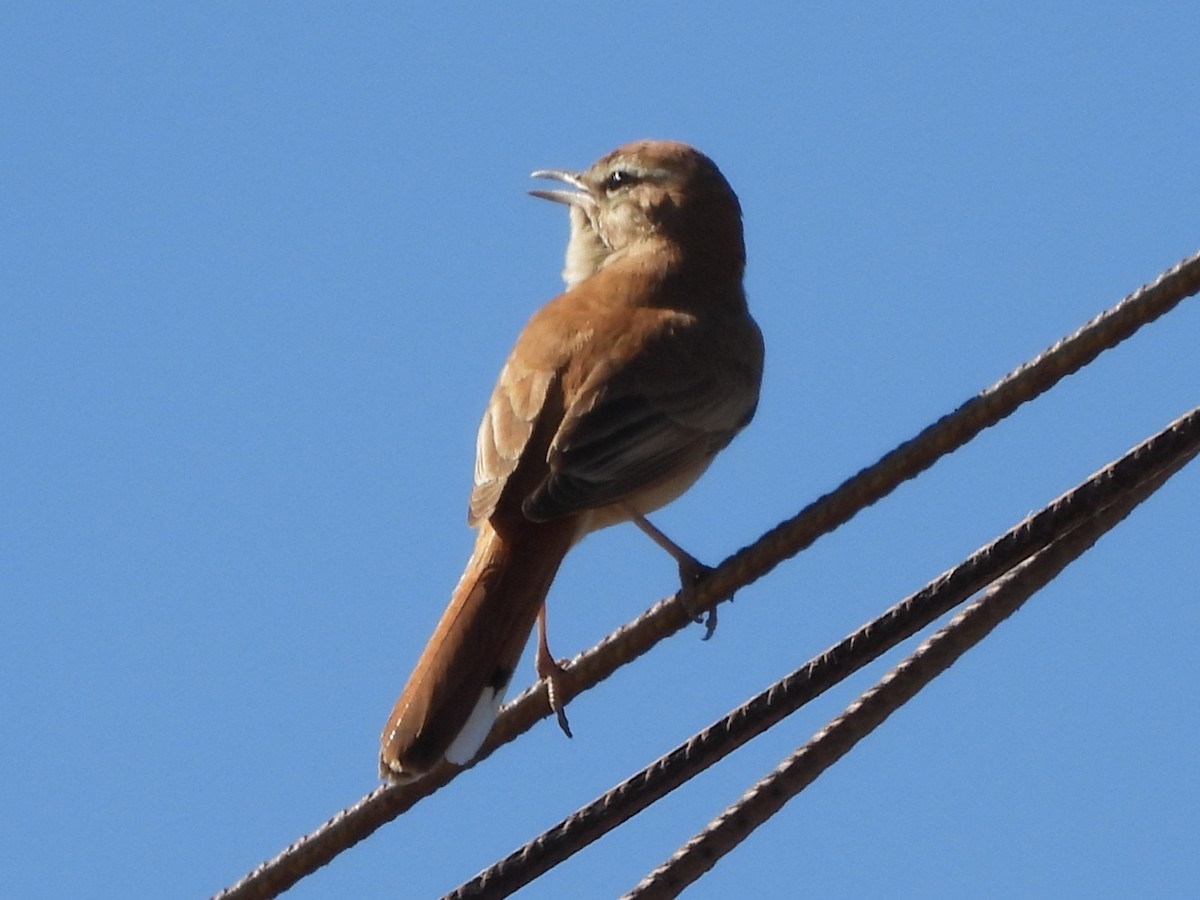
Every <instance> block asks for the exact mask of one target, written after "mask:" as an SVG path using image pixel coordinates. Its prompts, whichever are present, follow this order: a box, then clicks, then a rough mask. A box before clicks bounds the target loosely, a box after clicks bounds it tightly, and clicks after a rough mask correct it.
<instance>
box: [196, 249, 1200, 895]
mask: <svg viewBox="0 0 1200 900" xmlns="http://www.w3.org/2000/svg"><path fill="white" fill-rule="evenodd" d="M1197 291H1200V254H1196V255H1194V256H1191V257H1189V258H1188V259H1185V260H1183V261H1182V262H1180V263H1178V264H1177V265H1175V266H1174V267H1172V268H1171V269H1169V270H1167V271H1166V272H1164V273H1163V274H1162V275H1160V276H1159V277H1158V278H1157V279H1155V280H1154V281H1153V282H1151V283H1150V284H1147V285H1145V286H1143V287H1141V288H1139V289H1138V290H1137V291H1135V292H1134V293H1132V294H1130V295H1129V296H1127V297H1125V298H1124V299H1123V300H1121V301H1120V302H1119V303H1117V304H1116V305H1115V306H1113V307H1112V308H1111V309H1109V310H1107V311H1105V312H1103V313H1101V314H1100V315H1098V316H1096V317H1095V318H1094V319H1092V320H1091V321H1090V322H1088V323H1087V324H1086V325H1084V326H1083V327H1082V328H1080V329H1079V330H1078V331H1076V332H1075V333H1074V334H1072V335H1070V336H1068V337H1065V338H1063V339H1062V340H1060V341H1058V342H1057V343H1055V344H1054V345H1053V346H1051V347H1049V348H1048V349H1046V350H1045V351H1044V352H1042V353H1041V354H1039V355H1038V356H1037V357H1036V358H1035V359H1033V360H1031V361H1029V362H1027V363H1025V364H1023V365H1022V366H1020V367H1018V368H1017V369H1015V370H1014V371H1013V372H1011V373H1009V374H1008V375H1006V376H1005V377H1004V378H1003V379H1001V380H1000V381H999V382H997V383H996V384H995V385H993V386H992V387H990V388H988V389H987V390H985V391H983V392H981V393H980V394H978V395H976V396H975V397H973V398H971V399H970V400H968V401H967V402H966V403H964V404H962V405H961V406H960V407H959V408H958V409H956V410H954V411H953V412H951V413H948V414H947V415H945V416H943V417H942V418H940V419H939V420H937V421H936V422H934V423H933V424H932V425H930V426H928V427H927V428H925V429H924V430H923V431H921V432H920V433H919V434H918V435H916V436H915V437H914V438H912V439H910V440H908V441H906V442H905V443H903V444H901V445H900V446H898V447H896V448H895V449H894V450H892V451H890V452H889V453H887V454H886V455H885V456H883V457H882V458H881V459H880V460H879V461H878V462H876V463H875V464H874V465H872V466H869V467H867V468H865V469H863V470H861V471H860V472H858V473H857V474H856V475H854V476H852V477H851V478H850V479H848V480H847V481H846V482H844V483H843V484H842V485H841V486H840V487H838V488H837V489H836V490H834V491H833V492H831V493H829V494H826V495H824V496H823V497H821V498H819V499H817V500H816V501H814V502H813V503H811V504H809V505H808V506H807V507H805V508H804V509H803V510H802V511H801V512H800V513H798V514H797V515H796V516H794V517H793V518H791V519H788V520H786V521H784V522H782V523H781V524H779V525H777V526H776V527H775V528H773V529H771V530H770V531H768V532H767V533H766V534H764V535H763V536H762V537H760V538H759V539H758V540H757V541H755V543H754V544H752V545H750V546H749V547H745V548H743V549H742V550H740V551H738V552H737V553H735V554H734V555H733V556H731V557H729V558H728V559H726V560H725V561H724V562H722V563H721V564H720V565H719V566H717V567H716V568H715V569H714V570H712V571H711V572H710V573H709V574H708V575H707V576H706V577H705V578H704V579H703V580H702V581H701V582H699V583H698V584H697V585H696V590H695V592H694V596H693V597H691V598H689V599H690V603H689V604H688V609H685V607H684V604H683V603H682V602H681V601H680V598H679V597H678V596H675V597H672V598H669V599H667V600H663V601H660V602H659V603H657V604H655V605H654V606H652V607H651V608H650V609H649V610H647V611H646V612H645V613H643V614H642V615H640V616H639V617H638V618H637V619H635V620H634V621H632V622H630V623H628V624H626V625H624V626H622V627H621V628H619V629H617V630H616V631H614V632H613V633H612V634H610V635H608V636H607V637H605V638H604V639H603V640H601V641H600V642H599V643H598V644H596V645H595V646H594V647H592V648H591V649H589V650H588V651H586V652H584V653H582V654H580V655H579V656H577V657H576V658H575V659H573V660H572V661H571V662H570V663H569V664H568V666H567V669H566V672H565V673H564V676H563V678H562V679H561V681H560V688H561V689H562V691H563V695H564V700H569V699H570V698H571V697H574V696H576V695H577V694H579V693H581V692H583V691H585V690H588V689H590V688H591V687H594V686H595V685H596V684H598V683H599V682H601V681H603V680H604V679H606V678H608V677H609V676H610V675H611V674H612V673H613V672H615V671H616V670H617V669H618V668H620V667H621V666H623V665H625V664H626V663H628V662H630V661H632V660H633V659H635V658H637V657H638V656H640V655H642V654H643V653H645V652H646V651H648V650H649V649H650V648H651V647H653V646H654V645H655V644H657V643H658V642H659V641H661V640H663V639H664V638H666V637H669V636H670V635H672V634H674V633H675V632H677V631H679V630H681V629H683V628H684V627H685V626H686V625H687V624H688V623H689V622H690V621H691V616H690V614H689V609H690V610H692V611H693V612H695V611H696V610H699V611H705V610H709V609H713V608H714V607H716V605H717V604H718V603H720V602H721V601H723V600H726V599H728V598H729V597H731V596H732V595H733V593H734V592H735V591H736V590H737V589H738V588H740V587H743V586H745V585H747V584H749V583H751V582H753V581H755V580H757V579H758V578H760V577H762V576H763V575H765V574H766V573H767V572H769V571H770V570H771V569H772V568H774V567H775V566H777V565H778V564H779V563H780V562H782V561H783V560H785V559H788V558H790V557H791V556H794V555H796V554H797V553H799V552H800V551H801V550H803V549H804V548H805V547H807V546H809V545H811V544H812V543H813V542H814V541H815V540H816V539H817V538H818V537H820V536H821V535H823V534H827V533H828V532H830V531H832V530H834V529H835V528H837V527H839V526H840V525H842V524H844V523H845V522H847V521H848V520H849V519H850V518H852V517H853V516H854V515H855V514H857V513H858V512H859V511H861V510H862V509H864V508H866V507H867V506H870V505H871V504H873V503H875V502H877V501H878V500H879V499H881V498H882V497H884V496H886V495H887V494H888V493H890V492H891V491H892V490H894V489H895V488H896V487H897V486H898V485H900V484H902V483H903V482H904V481H907V480H908V479H910V478H913V477H915V476H916V475H918V474H919V473H920V472H922V471H924V470H925V469H927V468H929V467H930V466H931V465H933V463H934V462H936V461H937V460H938V459H939V458H941V457H942V456H945V455H946V454H948V453H950V452H952V451H954V450H956V449H958V448H959V447H961V446H962V445H963V444H965V443H966V442H967V441H969V440H970V439H971V438H973V437H974V436H975V435H977V434H978V433H979V432H981V431H983V430H984V429H985V428H988V427H990V426H992V425H994V424H996V423H997V422H999V421H1000V420H1001V419H1003V418H1005V417H1006V416H1008V415H1010V414H1011V413H1012V412H1013V411H1014V410H1015V409H1017V408H1018V407H1019V406H1021V405H1022V404H1023V403H1025V402H1027V401H1028V400H1031V399H1033V398H1034V397H1036V396H1038V395H1039V394H1042V393H1044V392H1045V391H1047V390H1049V389H1050V388H1051V387H1053V386H1054V385H1055V384H1057V383H1058V382H1059V381H1060V380H1062V379H1063V378H1065V377H1066V376H1067V375H1070V374H1071V373H1073V372H1075V371H1078V370H1079V369H1080V368H1082V367H1083V366H1085V365H1087V364H1088V363H1090V362H1091V361H1092V360H1093V359H1095V358H1096V357H1097V356H1098V355H1100V354H1101V353H1102V352H1104V351H1105V350H1108V349H1111V348H1112V347H1114V346H1116V345H1117V344H1119V343H1120V342H1121V341H1123V340H1125V339H1126V338H1128V337H1129V336H1130V335H1132V334H1134V333H1135V332H1136V331H1137V330H1138V329H1140V328H1141V327H1142V326H1143V325H1146V324H1148V323H1149V322H1152V321H1154V320H1155V319H1157V318H1159V317H1160V316H1162V315H1164V314H1165V313H1167V312H1169V311H1170V310H1171V309H1173V308H1174V307H1175V306H1177V305H1178V304H1179V303H1180V302H1182V301H1183V300H1184V299H1186V298H1187V297H1189V296H1191V295H1193V294H1195V293H1196V292H1197ZM548 714H549V708H548V706H547V704H546V701H545V688H544V686H541V685H535V686H534V687H531V688H530V689H528V690H526V691H525V692H523V693H522V694H521V695H520V696H518V697H516V698H515V699H514V700H513V701H512V702H511V703H509V704H508V705H507V706H506V707H505V708H504V710H503V711H502V712H501V715H500V717H499V719H498V720H497V722H496V725H495V727H494V728H493V729H492V733H491V735H490V736H489V738H488V740H487V741H486V742H485V743H484V745H483V747H482V748H481V750H480V752H479V754H478V755H477V756H476V758H475V760H474V761H473V762H472V763H471V764H470V765H471V766H474V765H476V764H478V763H479V762H482V761H483V760H484V759H486V758H487V757H488V756H489V755H491V753H493V752H494V751H495V750H496V749H497V748H499V747H500V746H502V745H504V744H506V743H508V742H509V741H511V740H513V739H515V738H516V737H517V736H518V735H520V734H522V733H523V732H525V731H527V730H528V729H529V728H531V727H532V726H533V725H534V724H535V723H536V722H537V721H539V720H540V719H542V718H545V717H546V716H547V715H548ZM460 771H462V769H459V768H456V767H453V766H449V765H442V766H441V767H439V768H437V769H435V770H434V771H433V772H431V773H430V774H429V775H427V776H425V777H424V778H422V779H421V780H420V781H418V782H416V783H414V784H409V785H403V786H381V787H378V788H376V789H375V790H373V791H372V792H370V793H369V794H367V795H366V796H365V797H363V798H362V799H361V800H359V801H358V802H357V803H355V804H354V805H353V806H350V807H347V808H346V809H344V810H342V811H341V812H339V813H338V814H337V815H335V816H334V817H333V818H331V819H329V820H328V821H327V822H325V823H324V824H323V825H321V826H320V827H319V828H317V829H316V830H315V831H313V832H311V833H310V834H308V835H305V836H304V837H302V838H300V839H299V840H297V841H295V842H294V843H292V844H291V845H290V846H288V847H287V848H286V849H284V850H283V851H281V852H280V853H279V854H278V855H277V856H275V857H274V858H272V859H269V860H267V861H265V862H263V863H262V864H260V865H259V866H258V867H257V868H255V869H254V870H253V871H251V872H250V873H248V874H247V875H246V876H244V877H243V878H242V879H241V880H239V881H238V882H236V883H235V884H232V885H230V886H229V887H227V888H225V889H224V890H222V891H221V892H220V893H219V894H217V895H216V900H265V898H270V897H276V896H278V895H279V894H281V893H282V892H283V891H285V890H287V889H288V888H289V887H291V886H292V885H293V884H295V883H296V882H297V881H299V880H300V879H302V878H304V877H305V876H307V875H309V874H311V873H312V872H314V871H316V870H317V869H318V868H320V867H321V866H323V865H325V864H326V863H328V862H330V861H331V860H332V859H333V858H334V857H336V856H337V855H338V854H340V853H341V852H343V851H344V850H346V849H348V848H350V847H352V846H353V845H354V844H356V843H358V842H359V841H361V840H363V839H365V838H367V837H368V836H370V835H371V834H372V833H374V832H375V830H376V829H378V828H380V827H381V826H383V825H384V824H386V823H387V822H389V821H391V820H392V819H394V818H396V817H397V816H399V815H401V814H402V813H404V812H405V811H407V810H408V809H409V808H411V807H412V806H413V805H414V804H416V803H417V802H419V801H420V800H421V799H423V798H424V797H426V796H428V795H430V794H432V793H433V792H434V791H436V790H438V789H439V788H441V787H442V786H443V785H445V784H446V783H447V782H448V781H450V780H451V779H452V778H454V777H455V776H456V775H457V774H458V772H460Z"/></svg>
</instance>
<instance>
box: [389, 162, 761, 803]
mask: <svg viewBox="0 0 1200 900" xmlns="http://www.w3.org/2000/svg"><path fill="white" fill-rule="evenodd" d="M533 176H534V177H535V178H550V179H555V180H557V181H560V182H563V183H565V184H566V185H567V187H566V188H559V189H553V190H534V191H530V193H531V194H533V195H534V196H536V197H542V198H544V199H547V200H553V201H556V202H559V203H565V204H566V205H567V206H568V208H569V210H570V222H571V236H570V240H569V242H568V244H567V254H566V266H565V269H564V271H563V278H564V280H565V281H566V284H567V289H566V291H564V292H563V293H562V294H560V295H559V296H557V297H555V298H554V299H553V300H551V301H550V302H549V303H547V304H546V305H545V306H543V307H542V308H541V309H540V310H538V311H537V312H536V313H535V314H534V315H533V317H532V318H531V319H530V320H529V322H528V324H527V325H526V326H525V328H524V330H523V331H522V332H521V334H520V336H519V337H518V338H517V342H516V345H515V346H514V347H513V350H512V352H511V353H510V354H509V357H508V360H507V361H506V362H505V364H504V368H503V369H502V370H501V372H500V377H499V379H498V380H497V382H496V387H495V389H494V390H493V391H492V396H491V399H490V400H489V401H488V405H487V409H486V411H485V412H484V415H483V422H482V423H481V425H480V427H479V435H478V440H477V444H476V457H475V487H474V490H473V491H472V492H471V499H470V511H469V514H468V521H469V523H470V524H471V525H472V526H474V527H476V528H478V532H479V533H478V537H477V539H476V541H475V548H474V550H473V552H472V554H471V558H470V560H469V561H468V562H467V566H466V570H465V571H464V572H463V575H462V578H461V579H460V580H459V582H458V586H457V587H456V588H455V590H454V594H453V596H452V597H451V599H450V604H449V606H448V607H447V608H446V611H445V613H443V615H442V618H441V620H440V621H439V622H438V625H437V627H436V629H435V630H434V633H433V636H432V637H431V638H430V640H429V643H428V644H427V645H426V647H425V650H424V652H423V653H422V654H421V657H420V659H419V660H418V661H417V665H416V668H415V669H414V670H413V673H412V675H411V676H410V677H409V680H408V683H407V685H406V686H405V688H404V691H403V693H401V695H400V699H399V700H398V701H397V702H396V706H395V708H394V709H393V711H392V714H391V717H390V718H389V719H388V722H387V725H386V726H385V727H384V730H383V734H382V736H381V738H380V742H381V747H382V749H381V753H380V773H381V775H382V777H384V778H385V779H388V780H390V781H393V782H405V781H410V780H412V779H415V778H418V777H420V776H421V775H422V774H424V773H425V772H427V771H428V770H429V769H430V768H432V767H433V766H435V765H437V764H438V763H439V762H441V761H442V760H443V759H446V760H449V761H450V762H452V763H456V764H464V763H466V762H469V761H470V760H471V758H472V757H473V756H474V755H475V753H476V752H477V751H478V749H479V747H480V745H481V744H482V743H483V740H484V738H486V737H487V733H488V731H489V730H490V729H491V726H492V722H493V721H494V719H495V716H496V713H497V710H498V709H499V706H500V701H501V699H502V698H503V695H504V691H505V689H506V688H507V686H508V683H509V681H510V680H511V678H512V675H513V670H514V669H515V667H516V664H517V661H518V659H519V658H520V655H521V651H522V649H523V648H524V646H525V643H526V641H527V640H528V638H529V634H530V632H531V631H532V630H533V626H534V623H535V622H537V623H538V625H539V628H538V644H537V656H536V668H537V672H538V675H539V677H540V678H543V679H546V680H547V682H548V696H549V699H550V703H551V706H552V707H553V708H554V711H555V712H556V713H557V714H558V717H559V723H560V724H561V725H562V727H563V730H564V731H566V732H567V734H568V735H569V734H570V731H569V729H568V728H567V723H566V717H565V715H564V713H563V710H562V703H561V699H560V697H561V692H559V691H558V690H557V689H556V685H557V679H558V677H559V675H560V674H561V672H562V669H561V668H560V667H559V665H558V663H557V662H555V660H554V657H553V656H552V655H551V654H550V651H549V649H548V647H547V644H546V630H545V623H546V619H545V600H546V594H547V592H548V591H549V588H550V583H551V581H553V579H554V576H555V573H556V572H557V571H558V567H559V564H560V563H561V562H562V560H563V557H564V556H565V555H566V553H567V551H568V550H569V549H570V548H571V547H572V546H573V545H574V544H575V543H577V542H578V541H579V540H580V539H581V538H583V537H584V535H586V534H588V533H589V532H592V531H595V530H597V529H599V528H604V527H607V526H609V525H613V524H616V523H618V522H623V521H632V522H634V523H636V524H637V525H638V526H639V527H641V528H642V529H643V530H644V531H646V533H647V534H649V535H650V536H651V537H652V538H653V539H654V540H655V541H656V542H658V543H659V544H660V545H661V546H663V547H664V549H666V550H667V551H668V552H670V553H671V554H672V555H673V556H674V557H675V558H676V560H677V561H678V562H679V564H680V571H681V576H682V577H683V579H684V585H685V588H686V587H687V586H688V584H690V583H691V581H692V580H693V579H694V578H695V577H696V575H697V574H698V573H699V572H700V571H702V568H703V567H701V566H700V564H699V563H697V562H696V561H695V560H694V559H693V558H692V557H690V556H689V555H688V554H686V553H685V552H684V551H683V550H681V549H680V548H679V547H677V546H676V545H675V544H673V543H672V542H671V541H669V540H668V539H667V538H666V537H665V536H664V535H663V534H662V533H661V532H659V531H658V530H657V529H656V528H654V527H653V526H652V525H650V523H649V522H647V521H646V518H645V516H646V514H648V513H650V512H652V511H653V510H655V509H658V508H659V507H661V506H663V505H665V504H667V503H669V502H671V501H672V500H674V499H675V498H676V497H678V496H679V495H680V494H681V493H683V492H684V491H685V490H687V488H688V487H690V486H691V484H692V483H693V482H694V481H695V480H696V479H697V478H698V477H700V475H701V474H702V473H703V472H704V470H705V469H706V468H708V465H709V463H710V462H712V459H713V457H714V456H715V455H716V454H717V452H718V451H720V450H721V449H722V448H723V447H725V446H726V445H727V444H728V443H729V442H730V441H731V440H732V439H733V437H734V435H736V434H737V433H738V432H739V431H740V430H741V429H742V428H743V427H745V425H746V424H747V423H748V422H749V421H750V419H751V417H752V416H753V415H754V410H755V407H756V405H757V403H758V391H759V383H760V381H761V378H762V365H763V341H762V335H761V333H760V331H759V329H758V326H757V325H756V324H755V322H754V320H753V319H752V318H751V316H750V313H749V311H748V309H747V306H746V297H745V293H744V291H743V289H742V274H743V271H744V269H745V260H746V253H745V245H744V243H743V239H742V217H741V207H740V206H739V204H738V200H737V196H736V195H735V194H734V192H733V190H732V189H731V188H730V186H729V183H728V182H727V181H726V180H725V177H724V176H723V175H722V174H721V172H720V171H719V170H718V169H717V167H716V165H715V164H714V163H713V162H712V160H710V159H709V158H708V157H707V156H705V155H704V154H702V153H700V152H699V151H697V150H695V149H693V148H692V147H689V146H688V145H686V144H681V143H676V142H671V141H638V142H635V143H631V144H626V145H624V146H622V147H619V148H617V149H616V150H614V151H612V152H611V153H609V154H608V155H606V156H604V157H603V158H601V159H600V160H599V161H597V162H596V163H595V164H594V165H592V166H591V167H590V168H588V169H587V170H585V171H583V172H579V173H573V172H567V171H562V170H557V169H548V170H542V171H538V172H534V173H533Z"/></svg>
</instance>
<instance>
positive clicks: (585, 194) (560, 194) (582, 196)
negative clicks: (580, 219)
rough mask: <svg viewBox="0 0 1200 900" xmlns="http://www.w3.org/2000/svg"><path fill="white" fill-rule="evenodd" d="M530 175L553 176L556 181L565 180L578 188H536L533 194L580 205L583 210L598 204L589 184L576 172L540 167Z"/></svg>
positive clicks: (572, 204) (539, 176)
mask: <svg viewBox="0 0 1200 900" xmlns="http://www.w3.org/2000/svg"><path fill="white" fill-rule="evenodd" d="M529 177H530V178H553V179H554V180H555V181H562V182H565V183H567V184H569V185H570V186H571V187H573V188H575V189H576V190H573V191H568V190H563V189H561V188H560V189H557V190H553V191H543V190H534V191H530V192H529V193H530V195H531V196H534V197H541V198H542V199H543V200H553V201H554V202H555V203H565V204H567V205H568V206H578V207H579V208H580V209H583V210H589V209H593V208H594V207H595V205H596V200H595V198H594V197H592V195H591V192H590V191H589V190H588V186H587V184H586V183H585V182H584V180H583V179H582V178H580V177H579V176H578V175H577V174H575V173H574V172H568V171H566V170H565V169H538V170H537V171H536V172H534V173H533V174H532V175H530V176H529Z"/></svg>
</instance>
